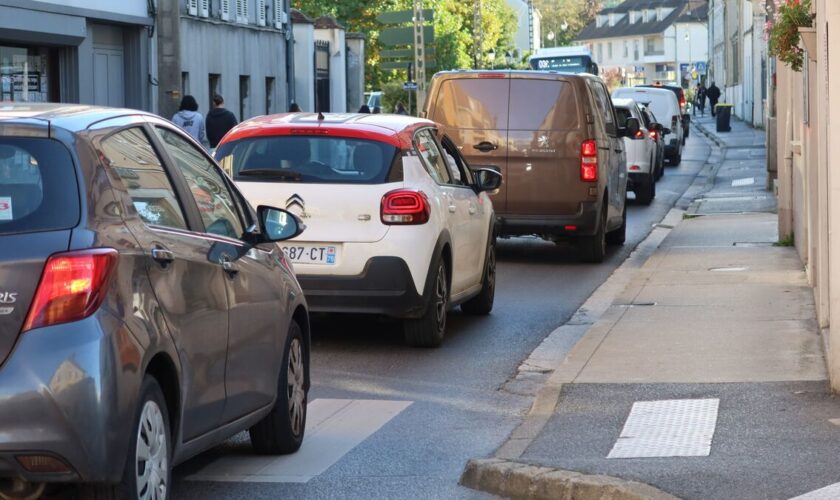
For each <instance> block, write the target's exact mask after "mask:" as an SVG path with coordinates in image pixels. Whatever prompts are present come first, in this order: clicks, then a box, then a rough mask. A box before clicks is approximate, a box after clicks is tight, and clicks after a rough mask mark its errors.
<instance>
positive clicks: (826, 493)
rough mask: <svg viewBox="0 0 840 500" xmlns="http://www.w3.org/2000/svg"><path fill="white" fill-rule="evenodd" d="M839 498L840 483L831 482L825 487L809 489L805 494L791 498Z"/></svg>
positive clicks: (814, 499) (799, 499) (825, 499)
mask: <svg viewBox="0 0 840 500" xmlns="http://www.w3.org/2000/svg"><path fill="white" fill-rule="evenodd" d="M837 498H840V483H834V484H830V485H828V486H826V487H825V488H820V489H818V490H814V491H809V492H808V493H805V494H804V495H799V496H798V497H795V498H791V499H790V500H836V499H837Z"/></svg>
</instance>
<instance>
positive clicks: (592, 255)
mask: <svg viewBox="0 0 840 500" xmlns="http://www.w3.org/2000/svg"><path fill="white" fill-rule="evenodd" d="M606 229H607V200H606V199H605V200H604V205H603V206H602V207H601V219H600V221H599V223H598V229H597V230H596V231H595V234H593V235H592V236H581V237H580V239H579V240H578V242H577V245H578V253H579V254H580V259H581V260H582V261H584V262H591V263H595V264H597V263H599V262H603V261H604V256H605V255H606V253H607V231H606Z"/></svg>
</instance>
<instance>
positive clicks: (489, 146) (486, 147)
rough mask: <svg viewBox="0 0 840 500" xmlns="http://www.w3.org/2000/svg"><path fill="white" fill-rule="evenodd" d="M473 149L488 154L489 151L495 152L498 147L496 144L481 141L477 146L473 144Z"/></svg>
mask: <svg viewBox="0 0 840 500" xmlns="http://www.w3.org/2000/svg"><path fill="white" fill-rule="evenodd" d="M473 148H475V149H477V150H479V151H481V152H482V153H489V152H490V151H495V150H497V149H499V146H498V145H496V144H493V143H492V142H488V141H481V142H479V143H478V144H474V145H473Z"/></svg>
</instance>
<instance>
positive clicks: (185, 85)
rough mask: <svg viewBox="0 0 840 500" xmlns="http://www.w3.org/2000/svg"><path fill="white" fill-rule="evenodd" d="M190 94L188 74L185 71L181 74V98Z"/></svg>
mask: <svg viewBox="0 0 840 500" xmlns="http://www.w3.org/2000/svg"><path fill="white" fill-rule="evenodd" d="M189 93H190V74H189V73H188V72H186V71H182V72H181V96H185V95H187V94H189Z"/></svg>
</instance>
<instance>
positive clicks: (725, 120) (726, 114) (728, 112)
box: [715, 103, 733, 132]
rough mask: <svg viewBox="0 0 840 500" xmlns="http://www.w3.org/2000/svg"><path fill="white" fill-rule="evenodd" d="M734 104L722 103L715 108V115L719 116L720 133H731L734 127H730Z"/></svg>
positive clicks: (718, 127)
mask: <svg viewBox="0 0 840 500" xmlns="http://www.w3.org/2000/svg"><path fill="white" fill-rule="evenodd" d="M732 106H733V105H732V104H727V103H721V104H718V105H717V106H715V115H716V116H717V123H716V125H717V126H716V128H717V131H718V132H730V131H731V130H732V127H730V126H729V121H730V119H731V118H732Z"/></svg>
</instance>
